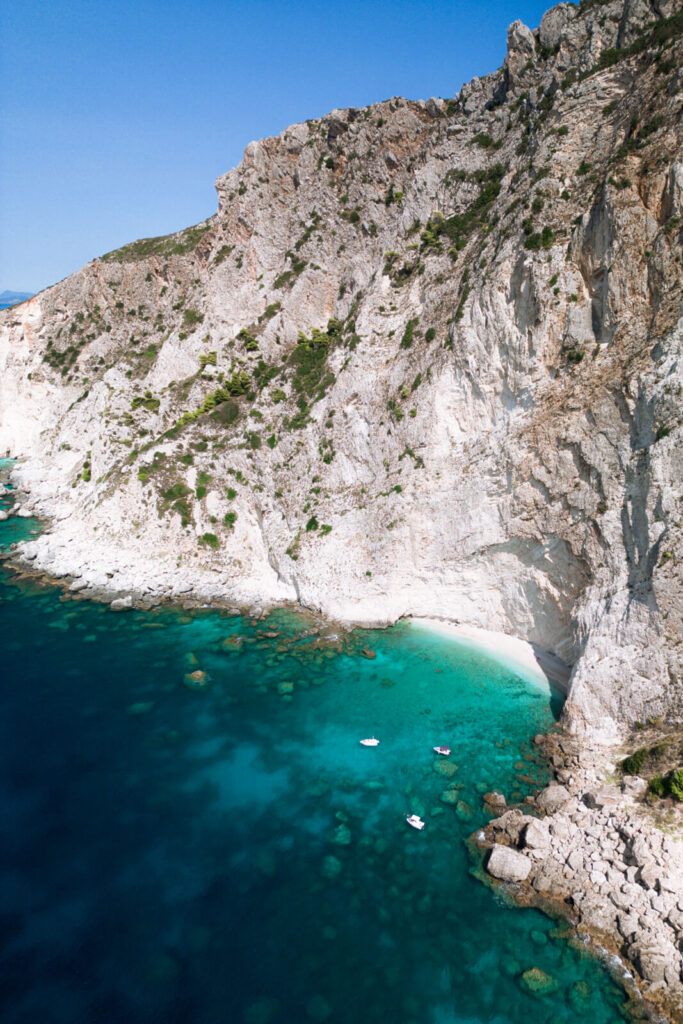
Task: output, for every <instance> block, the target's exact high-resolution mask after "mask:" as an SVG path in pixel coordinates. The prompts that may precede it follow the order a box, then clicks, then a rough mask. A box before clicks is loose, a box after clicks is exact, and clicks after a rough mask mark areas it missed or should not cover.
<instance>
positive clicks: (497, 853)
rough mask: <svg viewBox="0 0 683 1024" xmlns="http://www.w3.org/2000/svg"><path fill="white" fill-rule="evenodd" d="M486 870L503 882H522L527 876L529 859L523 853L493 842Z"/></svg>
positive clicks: (529, 865)
mask: <svg viewBox="0 0 683 1024" xmlns="http://www.w3.org/2000/svg"><path fill="white" fill-rule="evenodd" d="M486 870H487V871H488V873H489V874H490V875H493V877H494V878H499V879H500V880H501V881H503V882H523V881H524V880H525V879H526V878H528V877H529V872H530V871H531V861H530V860H529V858H528V857H525V855H524V854H523V853H518V851H517V850H513V849H511V848H510V847H509V846H501V845H500V844H499V843H495V844H494V845H493V846H492V847H491V853H490V854H489V858H488V861H487V864H486Z"/></svg>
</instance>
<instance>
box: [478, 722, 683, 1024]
mask: <svg viewBox="0 0 683 1024" xmlns="http://www.w3.org/2000/svg"><path fill="white" fill-rule="evenodd" d="M548 742H549V744H550V752H551V757H552V759H553V761H554V763H555V764H556V765H557V766H558V771H559V773H560V774H561V775H562V777H563V779H564V780H565V784H564V785H558V784H556V783H553V784H551V785H550V786H548V787H546V789H544V790H542V791H541V792H540V793H539V794H538V795H537V796H536V798H535V800H533V801H532V802H531V806H528V807H527V808H525V810H527V811H529V812H533V814H532V813H524V812H523V811H522V809H520V808H511V809H510V810H508V811H507V812H506V813H505V814H503V815H501V816H500V817H499V818H495V819H493V820H492V821H491V822H490V823H489V825H488V826H487V828H486V830H485V831H484V832H482V833H480V834H479V835H478V837H477V840H478V843H479V845H480V847H481V848H482V849H483V850H484V851H487V852H485V859H484V864H485V866H486V871H487V872H488V874H489V875H490V876H491V877H493V878H495V879H498V880H502V881H505V882H514V883H516V885H515V892H516V894H517V897H518V899H520V900H521V901H522V902H530V903H536V904H538V905H540V906H542V907H543V908H544V909H546V910H547V909H549V908H554V909H555V910H556V911H559V912H560V913H562V914H563V915H565V916H567V917H569V919H570V920H572V921H573V922H574V923H575V924H576V925H577V926H578V927H579V929H580V930H581V931H582V932H584V933H588V934H592V935H593V936H594V937H595V938H596V940H597V941H598V942H599V944H601V945H603V946H605V945H606V946H607V947H608V949H610V950H611V951H612V952H613V953H616V954H617V955H618V956H619V957H621V959H622V961H623V963H624V965H625V967H626V969H627V970H629V971H630V972H632V974H633V975H634V978H635V979H636V980H637V981H638V983H639V985H640V988H641V991H642V993H643V995H645V996H646V998H647V999H648V1000H649V1001H651V1002H653V1003H654V1004H655V1005H656V1006H658V1007H660V1008H661V1009H663V1010H665V1011H666V1012H667V1014H668V1015H670V1017H671V1019H673V1020H683V958H682V956H681V954H682V952H683V842H682V841H681V838H680V825H681V813H683V812H681V811H678V812H677V811H675V810H672V811H671V813H670V815H669V817H668V819H667V823H668V829H667V832H668V834H667V833H665V832H663V831H660V830H659V829H657V828H653V827H652V812H650V813H649V814H648V813H647V808H646V807H644V806H642V805H641V804H640V803H639V798H640V797H642V795H643V793H644V791H645V790H646V789H647V784H646V783H645V782H644V780H642V779H638V778H637V777H630V776H625V777H624V778H623V781H622V782H620V783H618V784H615V783H606V782H604V776H605V772H606V769H607V768H608V765H607V763H606V762H605V761H604V758H601V757H600V756H596V755H595V754H592V755H590V754H588V755H587V754H586V752H585V751H581V750H580V749H578V748H577V747H576V745H575V742H574V741H572V740H571V739H570V738H568V737H563V736H562V735H561V734H560V735H559V736H552V737H549V740H548ZM558 791H562V796H561V797H560V794H559V793H558ZM489 850H490V852H488V851H489ZM508 864H510V865H511V867H510V869H509V870H507V865H508ZM522 864H523V867H524V870H522ZM517 865H519V868H518V870H517V871H515V867H516V866H517ZM522 883H524V885H523V887H522V888H520V885H521V884H522Z"/></svg>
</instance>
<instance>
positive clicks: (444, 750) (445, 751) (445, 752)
mask: <svg viewBox="0 0 683 1024" xmlns="http://www.w3.org/2000/svg"><path fill="white" fill-rule="evenodd" d="M432 750H433V751H434V753H435V754H441V756H442V757H450V754H451V748H450V747H432Z"/></svg>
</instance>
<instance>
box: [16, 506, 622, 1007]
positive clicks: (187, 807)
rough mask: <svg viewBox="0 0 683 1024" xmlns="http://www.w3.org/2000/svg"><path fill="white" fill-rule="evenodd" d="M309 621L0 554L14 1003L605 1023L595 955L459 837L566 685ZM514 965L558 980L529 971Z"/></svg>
mask: <svg viewBox="0 0 683 1024" xmlns="http://www.w3.org/2000/svg"><path fill="white" fill-rule="evenodd" d="M34 528H35V527H34V525H33V524H32V523H31V522H30V521H25V520H12V521H10V522H9V523H5V524H0V544H3V543H4V544H6V543H8V542H9V540H16V539H17V538H18V535H27V534H28V533H29V532H30V530H31V529H34ZM309 627H310V620H306V619H303V618H301V617H299V616H297V615H295V614H293V613H291V612H279V613H276V614H274V615H272V616H271V617H270V618H269V620H268V622H267V624H264V623H259V624H258V625H256V626H252V625H249V623H248V622H246V621H244V620H242V619H238V618H229V617H227V616H224V615H222V614H219V613H217V612H199V613H193V614H191V613H186V612H182V611H173V610H160V611H157V612H152V613H145V614H143V613H138V612H130V613H123V614H118V615H117V614H115V613H112V612H111V611H109V609H106V608H103V607H101V606H98V605H94V604H91V603H88V602H82V603H76V602H71V601H69V602H64V601H60V599H59V591H57V590H55V589H54V588H41V587H39V586H37V585H32V584H26V583H21V584H19V583H16V582H14V581H13V580H12V578H11V577H10V576H9V575H8V574H5V573H0V636H1V637H2V640H3V648H2V650H3V658H2V664H3V673H2V684H1V686H0V823H1V826H2V837H3V841H2V847H1V852H0V1001H1V1005H0V1010H1V1011H2V1020H3V1022H4V1024H29V1022H30V1024H33V1022H37V1021H40V1022H41V1024H67V1022H68V1024H80V1022H84V1024H85V1022H88V1024H90V1022H95V1021H97V1022H107V1024H108V1022H121V1021H126V1022H128V1024H142V1022H152V1021H155V1022H164V1024H176V1022H177V1024H180V1022H193V1024H232V1022H237V1024H241V1022H244V1024H269V1022H271V1024H295V1022H296V1024H301V1022H304V1024H305V1022H307V1021H313V1022H316V1021H321V1022H324V1021H330V1022H339V1024H347V1022H349V1024H350V1022H353V1024H357V1022H358V1021H360V1020H362V1021H363V1022H378V1024H379V1022H382V1024H388V1022H392V1024H393V1022H396V1024H413V1022H415V1024H417V1022H420V1024H423V1022H433V1024H456V1022H457V1024H475V1022H484V1021H486V1022H495V1024H513V1022H515V1024H517V1022H519V1024H521V1022H525V1024H527V1022H528V1021H529V1020H530V1019H533V1020H534V1021H535V1022H539V1024H540V1022H548V1024H550V1022H553V1024H559V1022H564V1021H566V1022H569V1021H576V1020H585V1021H591V1022H594V1024H612V1022H616V1021H621V1020H623V1019H624V1018H623V1017H622V1015H621V1012H620V1010H619V1006H620V1004H621V1003H622V1002H623V1000H624V994H623V991H622V990H621V988H620V987H619V986H618V985H617V984H616V982H615V981H614V980H613V979H612V978H611V977H610V976H609V974H608V973H607V972H606V971H605V970H604V969H603V968H602V967H601V966H600V965H599V964H597V963H596V962H595V961H593V960H592V959H590V958H587V957H585V956H582V955H581V954H579V953H578V952H577V951H575V950H573V949H572V948H570V947H569V946H568V945H567V944H566V943H565V942H564V941H562V939H561V938H559V937H558V935H557V934H556V932H555V926H554V925H553V922H551V921H549V920H548V919H546V918H545V917H543V916H542V915H541V914H540V913H538V912H536V911H531V910H524V911H522V910H518V909H514V908H510V907H508V906H506V905H505V904H504V902H503V901H502V900H501V898H500V897H498V896H496V895H495V894H493V893H492V892H491V891H489V890H488V889H487V888H485V887H484V886H482V885H481V884H480V883H479V882H477V881H476V880H474V879H473V878H472V877H471V875H470V874H469V871H470V869H471V862H470V860H469V858H468V854H467V851H466V849H465V847H464V845H463V842H462V840H463V839H464V838H465V837H466V836H468V835H469V834H470V833H471V832H472V831H473V830H474V829H475V828H476V827H477V825H478V824H481V823H482V822H484V821H485V820H486V815H485V813H484V811H483V808H482V803H481V793H482V792H483V791H484V790H488V789H492V788H497V789H501V790H503V791H504V792H505V793H507V794H508V795H510V794H512V793H516V794H518V796H521V795H523V794H524V793H526V792H528V791H529V786H530V781H529V779H530V778H535V779H537V780H538V781H539V782H542V781H543V780H544V779H545V778H546V772H545V768H544V766H543V765H542V764H540V763H538V762H537V761H536V760H535V755H534V752H533V745H531V744H530V742H529V741H530V738H531V737H532V736H533V735H534V734H535V733H537V732H538V731H539V730H543V729H546V728H548V727H549V726H550V725H551V724H552V722H553V720H554V718H556V717H557V715H558V714H559V711H560V700H559V698H557V697H553V696H552V695H551V694H550V693H549V691H548V690H547V689H544V688H543V687H540V686H538V685H537V684H535V683H532V682H530V681H529V680H526V679H524V678H523V677H522V676H520V675H518V674H517V673H516V672H515V671H514V670H513V669H511V668H509V667H505V666H504V665H500V664H497V663H495V662H494V661H492V660H490V659H488V658H487V657H485V656H483V655H482V654H481V653H477V652H474V651H471V650H468V649H467V648H466V647H465V646H462V645H458V644H456V643H454V642H453V641H451V640H446V639H444V638H442V637H440V636H438V635H435V634H431V633H429V632H427V631H426V630H424V629H421V628H418V627H416V626H411V625H409V624H406V623H404V624H401V625H400V626H398V627H396V628H394V629H391V630H386V631H359V632H358V633H357V634H355V635H354V636H353V637H352V638H351V640H350V641H349V642H348V643H346V644H345V645H344V647H343V649H342V648H341V645H339V649H336V648H335V647H334V646H332V647H326V646H324V645H323V646H321V647H318V648H317V647H316V645H315V643H314V642H312V640H311V637H306V636H303V637H302V634H305V633H306V631H307V630H308V629H309ZM264 631H275V632H277V633H278V634H279V635H278V636H277V637H271V638H266V637H264V636H263V633H264ZM236 637H242V638H244V640H243V642H242V643H241V644H236V645H232V644H231V643H230V640H231V638H233V639H234V638H236ZM226 640H227V641H228V643H227V644H225V643H224V641H226ZM361 648H371V649H373V650H374V651H375V652H376V658H375V659H373V660H369V659H366V658H364V657H363V656H362V655H361V654H360V649H361ZM193 671H203V672H206V673H207V680H206V684H205V685H203V686H201V687H200V688H199V689H193V688H191V687H190V686H188V685H187V684H188V683H190V684H193V682H194V681H193V680H192V679H191V678H186V676H187V675H188V673H191V672H193ZM200 682H202V680H200ZM195 685H196V682H195ZM372 735H376V736H377V737H379V739H380V741H381V742H380V745H379V746H378V747H376V748H369V749H368V748H364V747H361V746H360V744H359V742H358V741H359V740H360V739H361V738H362V737H364V736H372ZM439 743H448V744H449V745H450V746H451V747H452V749H453V754H452V756H451V758H450V759H448V760H443V759H436V758H435V757H434V755H433V754H432V749H431V748H432V746H433V745H435V744H439ZM522 762H523V763H522ZM449 766H452V767H449ZM455 766H457V767H455ZM444 772H445V773H450V774H444ZM520 776H524V777H525V778H524V779H523V778H520ZM525 780H526V781H525ZM454 786H459V787H461V788H460V789H459V790H458V791H457V793H456V792H455V790H454V789H452V787H454ZM449 788H450V789H451V793H452V794H454V795H453V796H452V797H451V796H449V798H448V799H451V798H452V799H456V798H458V799H460V800H461V801H462V803H461V804H460V805H459V806H458V808H457V810H456V808H455V807H454V806H453V805H451V804H445V803H444V802H442V800H441V796H442V794H443V793H444V791H446V790H448V789H449ZM409 812H416V813H418V814H421V815H423V817H424V818H425V820H426V822H427V825H426V828H425V830H424V831H423V832H419V833H418V832H416V831H414V830H412V829H410V828H408V827H407V826H406V824H405V821H404V815H405V814H406V813H409ZM470 813H471V817H466V816H467V815H468V814H470ZM531 967H539V968H541V969H542V970H544V971H545V972H547V973H548V974H549V975H551V976H552V978H553V979H555V981H556V988H555V990H554V991H553V992H551V993H549V994H547V995H544V996H542V997H539V996H535V995H532V994H530V993H528V992H527V991H525V990H524V988H523V986H522V985H521V984H520V975H521V972H523V971H525V970H527V969H528V968H531Z"/></svg>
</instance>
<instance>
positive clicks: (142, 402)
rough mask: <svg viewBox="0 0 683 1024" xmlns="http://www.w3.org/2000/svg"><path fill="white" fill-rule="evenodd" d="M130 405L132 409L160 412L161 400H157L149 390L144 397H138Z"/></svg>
mask: <svg viewBox="0 0 683 1024" xmlns="http://www.w3.org/2000/svg"><path fill="white" fill-rule="evenodd" d="M130 404H131V408H132V409H140V408H142V409H148V410H149V411H150V412H159V406H160V404H161V400H160V399H159V398H155V397H154V395H153V394H152V392H151V391H150V390H149V389H148V390H147V391H145V393H144V395H136V396H135V398H134V399H133V400H132V402H131V403H130Z"/></svg>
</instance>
